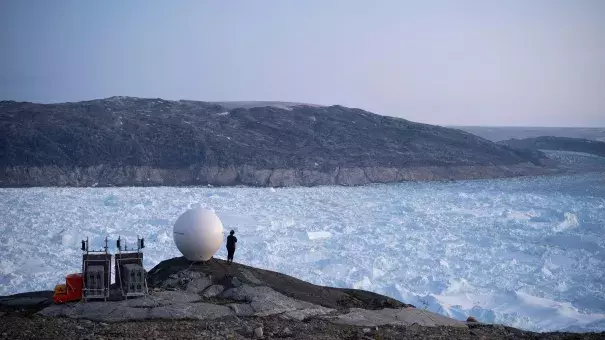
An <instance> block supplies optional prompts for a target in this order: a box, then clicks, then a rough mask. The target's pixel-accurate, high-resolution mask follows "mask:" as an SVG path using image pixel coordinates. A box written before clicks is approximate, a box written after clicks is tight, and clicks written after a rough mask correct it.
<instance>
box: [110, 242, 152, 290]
mask: <svg viewBox="0 0 605 340" xmlns="http://www.w3.org/2000/svg"><path fill="white" fill-rule="evenodd" d="M121 241H122V239H121V238H120V237H118V241H117V248H118V253H117V254H115V266H114V268H115V281H116V284H117V285H118V287H119V288H120V291H121V292H122V296H123V297H124V298H126V299H128V297H132V296H145V295H147V294H148V289H147V274H146V272H145V269H144V267H143V253H142V252H141V249H143V248H145V239H143V238H139V237H138V236H137V248H136V250H135V249H131V250H130V251H129V250H128V247H127V246H126V243H125V242H124V252H122V244H121ZM125 273H128V274H125Z"/></svg>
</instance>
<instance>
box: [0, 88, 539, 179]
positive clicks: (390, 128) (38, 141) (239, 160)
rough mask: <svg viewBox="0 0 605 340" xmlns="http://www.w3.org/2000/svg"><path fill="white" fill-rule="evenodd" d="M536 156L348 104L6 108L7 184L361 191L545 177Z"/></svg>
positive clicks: (3, 170)
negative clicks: (411, 183)
mask: <svg viewBox="0 0 605 340" xmlns="http://www.w3.org/2000/svg"><path fill="white" fill-rule="evenodd" d="M544 157H545V156H544V155H543V154H541V153H540V152H534V151H522V150H515V149H512V148H510V147H508V146H505V145H498V144H496V143H493V142H490V141H488V140H485V139H483V138H480V137H477V136H474V135H472V134H470V133H466V132H463V131H460V130H455V129H448V128H443V127H439V126H432V125H427V124H420V123H414V122H411V121H408V120H405V119H401V118H394V117H387V116H381V115H377V114H373V113H370V112H367V111H364V110H360V109H353V108H346V107H343V106H338V105H335V106H317V105H309V104H298V103H282V102H269V103H267V102H235V103H231V104H229V103H224V102H223V103H211V102H200V101H188V100H181V101H169V100H163V99H143V98H133V97H111V98H106V99H97V100H90V101H83V102H75V103H59V104H35V103H28V102H14V101H2V102H0V186H91V185H99V186H114V185H115V186H130V185H171V186H174V185H205V184H211V185H253V186H298V185H302V186H314V185H334V184H336V185H361V184H367V183H376V182H381V183H382V182H396V181H405V180H442V179H443V180H448V179H471V178H493V177H508V176H519V175H532V174H541V173H548V172H549V171H550V170H549V169H547V168H545V167H544V166H542V163H541V160H542V159H543V158H544Z"/></svg>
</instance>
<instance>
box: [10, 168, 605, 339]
mask: <svg viewBox="0 0 605 340" xmlns="http://www.w3.org/2000/svg"><path fill="white" fill-rule="evenodd" d="M194 206H201V207H204V208H211V209H214V211H215V212H216V213H217V214H218V215H219V216H220V218H221V220H222V222H223V224H224V226H225V229H226V230H231V229H234V230H235V231H236V233H237V236H238V240H239V241H238V246H239V247H238V250H237V252H236V254H235V260H236V261H239V262H243V263H245V264H248V265H252V266H256V267H261V268H266V269H270V270H276V271H280V272H284V273H286V274H289V275H293V276H295V277H298V278H301V279H304V280H307V281H310V282H313V283H316V284H321V285H331V286H338V287H350V288H352V287H356V288H363V289H370V290H373V291H376V292H378V293H382V294H385V295H389V296H392V297H394V298H397V299H400V300H402V301H404V302H408V303H412V304H415V305H416V306H417V307H420V308H427V309H429V310H431V311H435V312H438V313H442V314H445V315H449V316H452V317H455V318H459V319H465V318H466V317H467V316H469V315H473V316H475V317H477V318H478V319H479V320H481V321H485V322H498V323H503V324H507V325H511V326H515V327H520V328H523V329H529V330H536V331H550V330H572V331H582V330H599V331H603V330H605V238H604V237H603V235H604V234H605V208H604V207H605V178H604V177H603V175H602V174H585V175H573V176H557V177H536V178H520V179H503V180H479V181H460V182H427V183H412V182H410V183H401V184H389V185H371V186H365V187H319V188H280V189H277V190H276V189H272V188H212V187H180V188H170V187H162V188H29V189H0V214H1V215H0V216H2V219H0V231H1V232H0V249H2V252H0V295H6V294H14V293H19V292H24V291H31V290H42V289H52V288H53V287H54V285H55V284H56V283H60V282H62V281H63V280H64V276H65V275H66V274H68V273H72V272H77V271H79V270H80V262H79V261H80V251H79V244H78V242H79V240H80V239H82V238H86V237H88V238H89V239H90V241H91V246H93V247H96V248H100V247H102V246H103V242H104V238H105V237H106V236H108V237H109V238H110V239H111V240H115V239H117V237H118V236H122V238H123V239H124V240H125V242H127V244H129V245H134V244H135V242H136V237H137V235H139V236H141V237H145V238H146V240H147V247H146V248H145V263H144V265H145V267H146V268H147V269H150V268H151V267H153V266H154V265H156V264H157V263H159V262H160V261H162V260H164V259H167V258H170V257H174V256H180V253H179V251H178V250H177V249H176V247H175V246H174V243H173V242H172V232H171V231H172V226H173V224H174V222H175V220H176V218H177V217H178V216H179V215H180V214H181V213H183V212H184V211H185V210H187V209H189V208H191V207H194ZM110 246H111V247H115V243H114V242H111V243H110ZM111 250H112V251H115V249H114V248H112V249H111ZM217 257H221V258H225V257H226V250H225V249H224V247H221V249H220V250H219V252H218V253H217Z"/></svg>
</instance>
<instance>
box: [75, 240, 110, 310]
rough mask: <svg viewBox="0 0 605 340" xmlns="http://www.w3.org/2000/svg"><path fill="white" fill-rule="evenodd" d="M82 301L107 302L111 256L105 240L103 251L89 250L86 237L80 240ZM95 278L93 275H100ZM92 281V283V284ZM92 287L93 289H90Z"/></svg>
mask: <svg viewBox="0 0 605 340" xmlns="http://www.w3.org/2000/svg"><path fill="white" fill-rule="evenodd" d="M82 251H83V252H85V253H84V254H83V255H82V276H83V281H84V285H83V287H82V299H83V300H84V301H86V300H90V299H103V300H105V301H107V298H108V297H109V289H110V286H111V254H109V253H108V252H107V238H105V247H104V249H103V250H90V249H89V247H88V237H87V238H86V241H84V240H82ZM101 272H102V276H101V275H98V276H97V277H96V278H95V275H94V273H101ZM93 281H94V282H93ZM93 286H94V288H92V287H93Z"/></svg>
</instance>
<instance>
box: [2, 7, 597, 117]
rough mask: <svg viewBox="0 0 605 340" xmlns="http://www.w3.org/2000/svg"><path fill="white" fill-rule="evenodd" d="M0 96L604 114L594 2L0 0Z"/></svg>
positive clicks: (389, 111) (437, 113) (395, 112)
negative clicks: (264, 101)
mask: <svg viewBox="0 0 605 340" xmlns="http://www.w3.org/2000/svg"><path fill="white" fill-rule="evenodd" d="M0 46H1V47H2V49H1V50H0V99H11V100H20V101H21V100H23V101H35V102H62V101H79V100H88V99H95V98H103V97H109V96H114V95H124V96H137V97H153V98H156V97H161V98H165V99H192V100H207V101H216V100H281V101H296V102H306V103H316V104H330V105H331V104H341V105H345V106H351V107H360V108H363V109H366V110H369V111H372V112H376V113H380V114H384V115H392V116H399V117H404V118H406V119H410V120H414V121H420V122H426V123H433V124H441V125H448V124H455V125H533V126H538V125H539V126H605V0H560V1H559V0H543V1H542V0H519V1H516V0H507V1H505V0H502V1H489V0H471V1H463V0H460V1H456V0H443V1H432V0H428V1H424V0H423V1H420V0H418V1H405V0H393V1H386V0H383V1H380V0H377V1H369V0H368V1H356V0H341V1H339V0H316V1H314V0H297V1H294V0H274V1H263V0H254V1H253V0H242V1H219V0H216V1H203V0H191V1H185V0H172V1H169V0H163V1H154V0H99V1H92V0H74V1H60V0H52V1H51V0H40V1H28V0H14V1H12V0H0Z"/></svg>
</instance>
